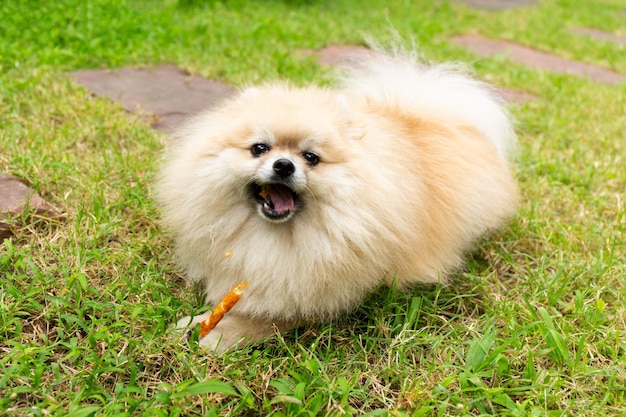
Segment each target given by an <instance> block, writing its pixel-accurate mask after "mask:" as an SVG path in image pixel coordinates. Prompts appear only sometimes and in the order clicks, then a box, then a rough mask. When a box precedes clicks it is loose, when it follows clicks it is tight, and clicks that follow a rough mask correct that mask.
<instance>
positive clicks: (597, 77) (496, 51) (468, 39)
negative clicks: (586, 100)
mask: <svg viewBox="0 0 626 417" xmlns="http://www.w3.org/2000/svg"><path fill="white" fill-rule="evenodd" d="M451 41H452V42H453V43H455V44H457V45H460V46H463V47H466V48H468V49H471V50H472V51H473V52H475V53H477V54H479V55H482V56H487V57H491V56H494V55H506V56H507V57H508V58H509V59H511V60H513V61H515V62H517V63H520V64H524V65H528V66H530V67H533V68H537V69H540V70H546V71H552V72H557V73H564V74H574V75H580V76H585V77H587V78H590V79H592V80H594V81H599V82H602V83H605V84H618V83H626V75H622V74H619V73H617V72H613V71H610V70H607V69H604V68H600V67H596V66H595V65H591V64H586V63H583V62H578V61H572V60H569V59H565V58H561V57H558V56H556V55H551V54H548V53H545V52H539V51H536V50H534V49H532V48H528V47H526V46H522V45H518V44H516V43H512V42H506V41H496V40H491V39H486V38H483V37H481V36H477V35H465V36H459V37H455V38H452V39H451Z"/></svg>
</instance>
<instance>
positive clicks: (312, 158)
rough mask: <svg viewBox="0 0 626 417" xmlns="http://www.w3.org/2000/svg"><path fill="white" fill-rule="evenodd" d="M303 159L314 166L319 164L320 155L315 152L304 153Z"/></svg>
mask: <svg viewBox="0 0 626 417" xmlns="http://www.w3.org/2000/svg"><path fill="white" fill-rule="evenodd" d="M302 157H303V158H304V159H305V160H306V161H307V162H308V163H309V165H311V166H314V165H317V164H319V162H320V157H319V155H317V154H315V153H313V152H302Z"/></svg>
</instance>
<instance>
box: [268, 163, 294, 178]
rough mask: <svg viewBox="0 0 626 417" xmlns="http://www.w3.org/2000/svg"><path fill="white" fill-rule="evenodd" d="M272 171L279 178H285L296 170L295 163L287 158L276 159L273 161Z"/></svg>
mask: <svg viewBox="0 0 626 417" xmlns="http://www.w3.org/2000/svg"><path fill="white" fill-rule="evenodd" d="M273 168H274V172H275V173H276V175H278V176H279V177H280V178H287V177H288V176H290V175H291V174H293V173H294V171H295V170H296V167H295V165H294V164H293V162H291V161H290V160H289V159H284V158H283V159H278V160H276V162H274V166H273Z"/></svg>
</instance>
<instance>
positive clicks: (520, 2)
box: [457, 0, 537, 10]
mask: <svg viewBox="0 0 626 417" xmlns="http://www.w3.org/2000/svg"><path fill="white" fill-rule="evenodd" d="M457 2H460V3H465V4H467V5H468V6H470V7H473V8H475V9H483V10H506V9H514V8H517V7H527V6H534V5H536V4H537V2H536V1H535V0H457Z"/></svg>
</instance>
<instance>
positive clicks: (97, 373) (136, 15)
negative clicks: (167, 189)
mask: <svg viewBox="0 0 626 417" xmlns="http://www.w3.org/2000/svg"><path fill="white" fill-rule="evenodd" d="M538 3H539V5H538V6H536V7H528V8H521V9H516V10H510V11H502V12H485V11H480V10H473V9H470V8H468V7H466V6H464V5H462V4H460V3H455V2H449V1H437V0H423V1H413V2H411V1H405V0H390V1H373V0H364V1H356V0H335V1H330V0H320V1H315V0H283V1H279V0H274V1H259V0H248V1H241V0H228V1H226V0H224V1H218V0H205V1H203V0H178V1H176V0H167V1H156V0H154V1H151V0H126V1H125V0H88V1H84V0H83V1H78V0H59V1H46V2H43V1H42V2H40V1H35V0H30V1H27V0H4V1H2V2H0V173H7V174H12V175H17V176H20V177H22V178H25V179H27V180H28V181H29V182H30V183H31V184H32V185H33V188H35V189H36V190H38V191H39V192H40V193H41V195H42V196H43V197H44V198H45V199H46V200H48V201H49V202H50V203H52V204H54V205H55V206H56V207H58V208H60V209H61V210H62V211H63V212H64V213H65V216H64V217H63V218H62V219H58V220H55V221H48V222H35V223H34V224H32V225H30V226H28V227H25V228H23V229H21V230H20V231H19V232H18V233H17V234H16V235H15V236H13V237H12V238H11V239H7V240H5V242H4V244H2V245H0V415H17V416H21V415H33V416H43V415H72V416H92V415H95V416H101V415H147V416H151V415H157V416H169V415H172V416H178V415H183V416H194V415H207V416H211V415H250V416H254V415H289V416H291V415H366V414H368V415H399V416H400V415H413V416H421V415H426V416H431V415H437V416H449V415H459V416H460V415H498V416H527V415H528V416H545V415H550V416H561V415H574V416H582V415H584V416H607V415H626V305H625V304H626V284H625V277H626V236H625V235H626V233H625V231H626V214H625V213H626V209H625V204H626V133H625V132H626V129H625V127H626V86H625V85H613V86H607V85H603V84H599V83H594V82H590V81H587V80H585V79H583V78H580V77H576V76H570V75H558V74H551V73H547V72H541V71H537V70H533V69H530V68H527V67H524V66H520V65H516V64H514V63H513V62H511V61H509V60H507V59H506V58H503V57H494V58H489V59H487V58H480V57H478V56H476V55H473V54H472V53H470V52H469V51H466V50H463V49H462V48H460V47H458V46H454V45H453V44H452V43H450V42H448V39H449V38H451V37H453V36H456V35H461V34H466V33H478V34H482V35H483V36H486V37H491V38H499V39H506V40H510V41H515V42H518V43H521V44H525V45H528V46H533V47H536V48H537V49H540V50H542V51H546V52H550V53H553V54H556V55H559V56H563V57H567V58H571V59H577V60H581V61H585V62H588V63H592V64H596V65H599V66H602V67H605V68H609V69H613V70H614V71H618V72H621V73H623V74H626V46H624V45H619V44H617V43H610V42H606V41H600V40H595V39H593V38H590V37H584V36H579V35H573V34H572V33H571V32H570V29H572V28H578V27H587V28H596V29H601V30H604V31H607V32H611V33H614V34H619V35H622V36H624V35H626V5H625V4H624V2H623V0H576V1H575V2H574V1H566V0H545V1H539V2H538ZM390 27H393V28H394V29H395V30H396V31H398V32H399V33H400V34H401V35H402V36H403V37H406V38H413V39H415V40H416V42H417V43H418V44H419V45H420V47H421V50H422V52H423V53H424V55H426V56H428V57H430V58H432V59H433V60H435V61H443V60H461V61H464V62H466V63H467V64H468V65H469V66H470V67H471V68H472V69H473V70H474V71H475V72H476V74H477V75H478V76H479V77H481V78H483V79H485V80H488V81H489V82H492V83H494V84H497V85H499V86H502V87H506V88H512V89H517V90H521V91H525V92H527V93H529V94H532V95H533V96H535V97H536V99H534V100H531V101H528V102H526V103H523V104H516V105H513V106H512V109H511V111H512V113H513V115H514V116H515V118H516V126H517V130H518V134H519V140H520V144H519V149H518V156H517V161H516V164H515V171H516V176H517V178H518V179H519V183H520V188H521V191H522V196H523V197H522V201H521V204H520V208H519V211H518V214H517V216H516V217H515V218H513V219H512V220H511V221H510V222H509V223H508V224H507V225H506V226H505V227H504V228H502V229H501V230H500V231H499V232H498V233H496V234H494V235H491V236H487V237H485V238H484V239H483V240H482V241H481V242H480V243H479V245H478V246H477V248H476V250H474V251H473V252H472V253H470V254H468V257H467V266H466V268H465V269H464V270H462V271H460V272H459V273H458V274H456V275H455V276H454V279H453V282H452V284H451V285H450V286H447V287H439V286H435V287H423V288H416V289H414V290H412V291H410V292H408V293H407V292H399V291H397V290H395V289H393V288H380V290H379V291H377V292H376V293H375V294H372V295H371V296H370V297H369V298H368V300H367V301H366V302H365V303H363V305H362V306H361V307H360V308H359V309H358V310H357V311H354V312H352V313H350V314H347V315H345V316H343V317H341V318H339V319H337V320H335V321H332V322H325V323H320V324H317V325H310V326H306V327H303V328H301V329H299V330H297V331H295V332H290V333H286V334H283V335H280V336H278V337H274V338H270V339H268V340H266V341H263V342H261V343H258V344H255V345H250V346H247V347H245V348H241V349H239V350H233V351H230V352H227V353H226V354H224V355H222V356H219V357H215V356H213V355H211V354H209V353H207V352H204V351H202V350H200V349H199V348H198V343H197V340H198V335H197V332H196V334H194V335H193V336H192V339H191V341H188V340H185V339H182V340H181V339H180V338H177V337H175V335H173V333H172V332H171V331H170V330H169V329H170V325H171V324H172V323H173V322H175V321H176V320H177V318H179V317H181V316H183V315H188V314H192V313H197V312H198V311H199V310H200V308H201V303H202V299H201V296H200V295H199V294H198V293H196V292H195V291H194V290H193V288H190V287H188V286H187V285H186V284H185V281H184V279H183V277H182V276H181V274H180V272H179V271H178V269H177V267H176V265H175V263H174V259H173V251H172V248H171V240H170V237H169V236H168V235H166V234H165V233H163V232H162V231H161V230H160V227H159V222H158V217H159V216H158V212H157V209H156V207H155V205H154V203H153V201H152V198H151V194H152V179H153V175H154V172H155V169H156V164H157V163H158V156H159V153H160V150H161V149H162V146H163V144H164V142H165V140H166V138H165V136H164V135H163V134H162V133H159V132H157V131H154V130H152V129H151V128H150V127H149V126H147V125H146V124H144V122H143V121H142V119H140V118H139V117H138V116H134V115H131V114H128V113H126V112H125V111H124V110H123V109H122V108H121V106H120V105H119V104H117V103H115V102H111V101H108V100H105V99H97V98H93V97H91V96H90V95H89V94H88V92H87V91H86V90H85V89H83V88H82V87H80V86H79V85H77V84H75V83H74V82H72V81H71V80H70V79H69V77H68V76H67V72H69V71H73V70H78V69H87V68H118V67H122V66H143V65H150V64H157V63H163V62H167V63H173V64H176V65H178V66H180V67H182V68H184V69H186V70H188V71H190V72H192V73H194V74H198V75H202V76H206V77H210V78H213V79H217V80H220V81H223V82H226V83H228V84H230V85H233V86H243V85H247V84H252V83H256V82H260V81H262V80H268V79H276V78H288V79H291V80H293V81H294V82H295V83H298V84H300V83H306V82H319V83H326V82H328V79H329V71H328V69H326V68H323V67H321V66H319V65H317V64H316V63H315V60H314V58H312V57H310V56H307V55H305V54H302V53H299V52H298V51H301V50H304V49H318V48H322V47H324V46H326V45H329V44H362V43H363V38H364V34H369V35H371V36H373V37H374V38H377V37H381V36H385V34H388V33H389V29H390Z"/></svg>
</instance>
